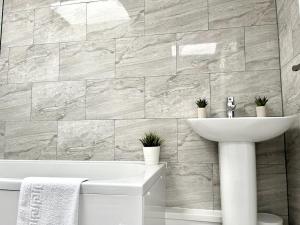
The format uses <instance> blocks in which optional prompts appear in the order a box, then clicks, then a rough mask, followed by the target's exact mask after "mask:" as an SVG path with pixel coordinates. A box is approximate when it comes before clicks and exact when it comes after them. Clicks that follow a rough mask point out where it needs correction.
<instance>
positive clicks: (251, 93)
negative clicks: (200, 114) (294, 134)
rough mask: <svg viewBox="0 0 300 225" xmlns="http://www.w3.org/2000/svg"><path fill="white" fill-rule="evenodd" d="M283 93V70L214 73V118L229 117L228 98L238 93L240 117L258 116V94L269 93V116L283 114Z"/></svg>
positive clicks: (212, 82)
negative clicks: (227, 115)
mask: <svg viewBox="0 0 300 225" xmlns="http://www.w3.org/2000/svg"><path fill="white" fill-rule="evenodd" d="M241 81H243V82H241ZM258 81H259V82H258ZM280 93H281V83H280V71H279V70H265V71H255V72H254V71H253V72H236V73H227V74H225V73H216V74H211V113H212V116H213V117H224V116H226V109H225V105H226V97H227V96H234V97H235V101H236V103H237V108H236V116H237V117H239V116H256V113H255V107H256V106H255V103H254V100H255V97H256V96H267V97H268V98H269V102H268V105H267V114H268V116H281V115H282V103H281V94H280Z"/></svg>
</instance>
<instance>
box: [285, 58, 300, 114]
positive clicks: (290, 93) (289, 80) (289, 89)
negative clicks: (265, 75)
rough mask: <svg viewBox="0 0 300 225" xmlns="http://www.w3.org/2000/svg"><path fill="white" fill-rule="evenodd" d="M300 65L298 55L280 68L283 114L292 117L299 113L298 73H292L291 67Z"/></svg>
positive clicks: (299, 79)
mask: <svg viewBox="0 0 300 225" xmlns="http://www.w3.org/2000/svg"><path fill="white" fill-rule="evenodd" d="M298 63H300V55H298V56H297V57H295V58H294V59H293V60H291V61H290V62H289V63H288V64H287V65H285V66H284V67H282V71H281V77H282V94H283V103H284V114H285V115H292V114H295V113H298V112H300V89H299V87H300V86H299V85H300V71H298V72H293V71H292V70H291V68H292V66H293V65H297V64H298Z"/></svg>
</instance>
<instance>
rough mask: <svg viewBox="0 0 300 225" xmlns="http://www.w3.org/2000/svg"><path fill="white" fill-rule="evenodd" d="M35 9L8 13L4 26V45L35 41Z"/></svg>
mask: <svg viewBox="0 0 300 225" xmlns="http://www.w3.org/2000/svg"><path fill="white" fill-rule="evenodd" d="M33 20H34V13H33V10H29V11H20V12H11V13H6V14H5V16H4V19H3V26H2V41H1V45H2V46H15V45H30V44H32V43H33V24H34V21H33Z"/></svg>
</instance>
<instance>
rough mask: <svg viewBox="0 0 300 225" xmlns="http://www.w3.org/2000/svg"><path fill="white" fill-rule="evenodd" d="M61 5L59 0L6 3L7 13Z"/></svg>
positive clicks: (12, 1)
mask: <svg viewBox="0 0 300 225" xmlns="http://www.w3.org/2000/svg"><path fill="white" fill-rule="evenodd" d="M56 5H59V0H9V1H5V4H4V9H5V11H6V12H10V11H21V10H29V9H36V8H42V7H50V6H56Z"/></svg>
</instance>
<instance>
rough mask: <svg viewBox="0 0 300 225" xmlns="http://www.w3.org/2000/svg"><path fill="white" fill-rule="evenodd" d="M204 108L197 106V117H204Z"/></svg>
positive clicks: (205, 115) (205, 114)
mask: <svg viewBox="0 0 300 225" xmlns="http://www.w3.org/2000/svg"><path fill="white" fill-rule="evenodd" d="M206 117H207V113H206V108H198V118H206Z"/></svg>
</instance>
